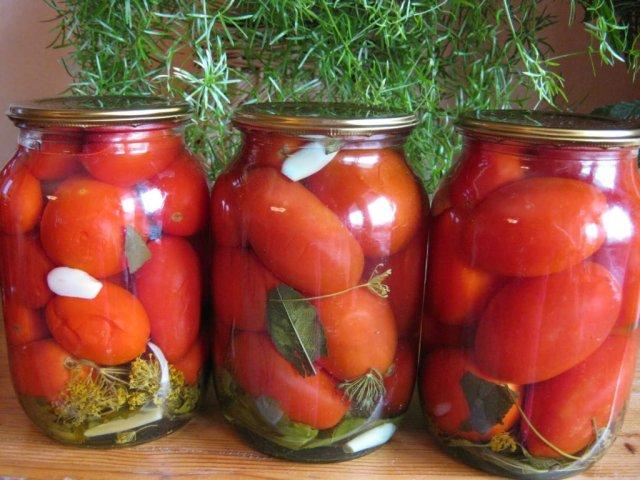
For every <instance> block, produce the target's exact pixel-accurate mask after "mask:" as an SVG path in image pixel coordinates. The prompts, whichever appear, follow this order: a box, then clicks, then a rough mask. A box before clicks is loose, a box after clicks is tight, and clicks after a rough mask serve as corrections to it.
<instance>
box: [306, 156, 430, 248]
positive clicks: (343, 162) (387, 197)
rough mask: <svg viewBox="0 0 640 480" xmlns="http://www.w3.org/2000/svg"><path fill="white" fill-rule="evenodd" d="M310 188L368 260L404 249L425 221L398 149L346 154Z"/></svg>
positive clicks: (313, 178)
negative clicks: (340, 222) (360, 246)
mask: <svg viewBox="0 0 640 480" xmlns="http://www.w3.org/2000/svg"><path fill="white" fill-rule="evenodd" d="M305 184H306V186H307V187H308V188H309V190H311V192H312V193H314V194H315V195H316V196H317V197H318V198H319V199H320V201H322V203H324V204H325V205H327V206H328V207H329V208H330V209H331V210H332V211H333V212H335V214H336V215H337V216H338V217H339V218H340V219H341V220H342V222H343V223H344V224H345V225H347V227H348V228H349V230H350V231H351V233H352V234H353V236H354V237H355V238H356V240H358V242H360V245H362V250H363V251H364V254H365V255H366V256H368V257H374V258H378V257H386V256H389V255H393V254H394V253H396V252H397V251H399V250H401V249H402V248H403V247H404V246H405V245H406V244H407V243H408V242H409V240H410V239H411V238H412V237H413V236H414V235H415V233H416V231H417V230H418V227H419V226H420V222H421V221H422V218H423V216H422V215H423V212H422V203H423V198H422V195H421V193H420V187H419V186H418V182H417V181H416V179H415V177H414V176H413V174H412V173H411V170H410V169H409V167H408V166H407V165H406V163H405V162H404V158H403V157H402V154H401V153H400V152H398V151H396V150H391V149H382V150H341V151H340V152H339V153H338V155H336V157H335V158H334V159H333V160H332V161H331V162H330V163H329V164H328V165H327V166H325V167H324V168H323V169H322V170H320V171H319V172H318V173H316V174H314V175H312V176H311V177H309V178H308V179H306V181H305Z"/></svg>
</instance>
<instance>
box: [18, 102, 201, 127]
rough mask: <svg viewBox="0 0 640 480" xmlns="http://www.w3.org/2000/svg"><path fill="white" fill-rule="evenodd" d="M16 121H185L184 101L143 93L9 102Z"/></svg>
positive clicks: (52, 123) (88, 123) (82, 123)
mask: <svg viewBox="0 0 640 480" xmlns="http://www.w3.org/2000/svg"><path fill="white" fill-rule="evenodd" d="M6 114H7V116H8V117H9V118H10V119H11V120H12V121H13V122H14V123H15V124H18V125H19V124H26V125H45V126H61V127H88V126H97V125H131V124H140V123H147V122H155V121H168V122H174V123H179V122H184V121H186V120H187V119H188V118H189V117H190V114H191V108H190V107H189V105H188V104H187V103H185V102H176V101H173V100H170V99H167V98H163V97H157V96H146V95H96V96H91V95H77V96H66V97H50V98H41V99H36V100H28V101H24V102H16V103H12V104H11V105H10V106H9V109H8V110H7V112H6Z"/></svg>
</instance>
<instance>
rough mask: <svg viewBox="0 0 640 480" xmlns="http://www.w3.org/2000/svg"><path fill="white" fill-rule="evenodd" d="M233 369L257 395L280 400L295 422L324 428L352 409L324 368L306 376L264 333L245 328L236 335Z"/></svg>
mask: <svg viewBox="0 0 640 480" xmlns="http://www.w3.org/2000/svg"><path fill="white" fill-rule="evenodd" d="M233 344H234V350H233V358H232V362H233V373H234V374H235V376H236V380H237V381H238V383H239V384H240V386H241V387H242V388H243V389H244V390H245V391H246V392H247V393H248V394H249V395H251V396H253V397H262V396H267V397H271V398H273V399H274V400H276V401H277V402H278V405H279V406H280V408H281V409H282V411H283V412H284V413H285V414H286V415H287V416H288V417H289V418H290V419H291V420H293V421H294V422H300V423H304V424H306V425H309V426H310V427H313V428H317V429H319V430H323V429H325V428H331V427H334V426H336V425H337V424H338V423H339V422H340V420H342V418H343V417H344V415H345V414H346V413H347V410H349V402H348V401H347V400H346V399H345V398H344V395H343V393H342V392H341V391H340V390H339V389H338V387H337V386H336V384H335V383H334V381H333V380H332V379H331V377H330V376H329V375H327V374H326V373H325V372H323V371H322V370H320V371H318V373H317V374H316V375H313V376H309V377H303V376H302V375H300V374H299V373H298V372H297V370H296V369H295V368H293V367H292V366H291V364H290V363H289V362H287V361H286V360H285V359H284V358H283V357H282V356H281V355H280V354H279V353H278V352H277V350H276V349H275V347H274V346H273V344H272V343H271V341H270V340H269V339H268V338H267V337H266V336H264V335H263V334H260V333H252V332H242V333H239V334H238V335H236V337H235V338H234V343H233Z"/></svg>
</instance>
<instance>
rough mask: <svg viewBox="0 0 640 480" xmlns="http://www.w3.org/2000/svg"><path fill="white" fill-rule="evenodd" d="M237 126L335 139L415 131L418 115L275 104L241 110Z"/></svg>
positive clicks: (351, 105) (235, 119)
mask: <svg viewBox="0 0 640 480" xmlns="http://www.w3.org/2000/svg"><path fill="white" fill-rule="evenodd" d="M233 123H234V124H235V125H237V126H243V127H250V128H263V129H270V130H278V131H283V132H286V133H290V134H293V135H296V134H300V135H302V134H322V135H328V136H332V137H340V136H350V135H364V136H369V135H373V134H375V133H393V132H405V131H409V130H412V129H413V127H415V126H416V125H417V124H418V118H417V117H416V115H414V114H408V113H406V112H402V111H397V110H390V109H387V108H381V107H372V106H367V105H360V104H355V103H320V102H301V103H298V102H272V103H256V104H252V105H245V106H244V107H241V108H240V109H239V110H238V111H237V112H236V114H235V115H234V116H233Z"/></svg>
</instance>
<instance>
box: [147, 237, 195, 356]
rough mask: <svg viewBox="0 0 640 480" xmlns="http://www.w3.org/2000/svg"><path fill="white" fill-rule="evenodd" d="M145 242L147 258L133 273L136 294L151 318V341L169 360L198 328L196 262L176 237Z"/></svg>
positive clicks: (182, 350)
mask: <svg viewBox="0 0 640 480" xmlns="http://www.w3.org/2000/svg"><path fill="white" fill-rule="evenodd" d="M147 246H148V247H149V250H151V259H150V260H148V261H147V262H146V263H145V264H144V265H142V267H141V268H140V270H138V271H137V272H136V273H135V286H136V294H137V296H138V298H139V299H140V301H141V302H142V305H144V308H145V309H146V311H147V314H148V315H149V320H150V321H151V341H152V342H154V343H155V344H156V345H158V346H159V347H160V349H161V350H162V352H163V353H164V355H165V357H167V360H168V361H169V362H173V361H175V360H177V359H179V358H181V357H182V356H184V355H185V354H186V353H187V350H189V347H190V346H191V345H192V344H193V342H194V341H195V340H196V338H197V336H198V331H199V329H200V299H201V295H202V279H201V273H200V263H199V261H198V255H197V254H196V252H195V250H194V249H193V247H192V246H191V245H189V242H187V241H186V240H183V239H182V238H179V237H169V236H163V237H162V238H161V239H160V240H155V241H153V242H149V243H148V244H147Z"/></svg>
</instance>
